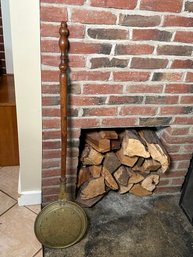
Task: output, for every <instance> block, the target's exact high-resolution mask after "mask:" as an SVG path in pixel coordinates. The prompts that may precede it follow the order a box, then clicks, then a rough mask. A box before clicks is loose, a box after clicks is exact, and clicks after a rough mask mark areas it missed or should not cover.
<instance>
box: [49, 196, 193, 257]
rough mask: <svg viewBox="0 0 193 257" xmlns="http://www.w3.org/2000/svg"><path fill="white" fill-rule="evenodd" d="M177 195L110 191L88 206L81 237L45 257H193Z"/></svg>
mask: <svg viewBox="0 0 193 257" xmlns="http://www.w3.org/2000/svg"><path fill="white" fill-rule="evenodd" d="M178 203H179V196H172V195H170V196H153V197H147V198H139V197H135V196H133V195H121V196H120V195H119V194H117V193H114V192H110V193H109V194H108V195H107V196H106V197H105V198H104V199H103V200H101V201H100V202H99V203H98V204H97V205H95V206H94V207H92V208H90V209H86V212H87V214H88V217H89V223H90V224H89V229H88V233H87V235H86V236H85V238H84V239H82V240H81V242H79V243H78V244H76V245H74V246H72V247H69V248H67V249H58V250H57V249H49V248H45V249H44V256H45V257H72V256H73V257H117V256H119V257H163V256H166V257H193V227H192V226H191V225H190V223H189V222H188V220H187V218H186V216H185V215H184V213H183V212H182V210H181V209H180V207H179V205H178Z"/></svg>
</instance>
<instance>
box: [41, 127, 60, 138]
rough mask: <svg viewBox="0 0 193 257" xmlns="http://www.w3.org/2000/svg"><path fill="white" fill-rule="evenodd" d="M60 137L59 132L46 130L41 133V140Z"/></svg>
mask: <svg viewBox="0 0 193 257" xmlns="http://www.w3.org/2000/svg"><path fill="white" fill-rule="evenodd" d="M60 137H61V132H60V129H59V130H46V131H43V133H42V138H43V140H47V139H59V138H60Z"/></svg>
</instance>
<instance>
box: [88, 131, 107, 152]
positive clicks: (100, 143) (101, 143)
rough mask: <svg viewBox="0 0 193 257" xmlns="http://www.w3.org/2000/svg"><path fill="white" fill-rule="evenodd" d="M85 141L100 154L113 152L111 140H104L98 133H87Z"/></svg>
mask: <svg viewBox="0 0 193 257" xmlns="http://www.w3.org/2000/svg"><path fill="white" fill-rule="evenodd" d="M85 141H86V142H87V144H89V145H90V146H92V147H93V148H94V149H95V150H96V151H98V152H100V153H106V152H109V151H110V150H111V145H110V140H109V139H106V138H102V137H101V136H100V134H99V133H98V132H90V133H87V134H86V138H85Z"/></svg>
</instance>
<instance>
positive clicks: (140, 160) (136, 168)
mask: <svg viewBox="0 0 193 257" xmlns="http://www.w3.org/2000/svg"><path fill="white" fill-rule="evenodd" d="M144 161H145V159H144V158H142V157H139V158H138V160H137V162H136V163H135V165H134V166H133V167H132V170H133V171H138V172H141V173H149V172H145V171H144V168H143V163H144Z"/></svg>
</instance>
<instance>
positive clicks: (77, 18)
mask: <svg viewBox="0 0 193 257" xmlns="http://www.w3.org/2000/svg"><path fill="white" fill-rule="evenodd" d="M71 20H72V21H73V22H80V23H84V24H116V20H117V17H116V15H114V14H113V13H111V12H110V11H96V10H94V11H92V10H86V9H73V10H72V17H71Z"/></svg>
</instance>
